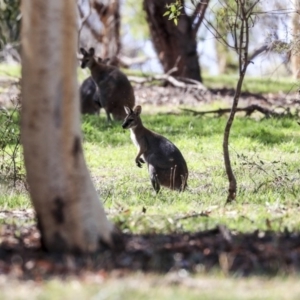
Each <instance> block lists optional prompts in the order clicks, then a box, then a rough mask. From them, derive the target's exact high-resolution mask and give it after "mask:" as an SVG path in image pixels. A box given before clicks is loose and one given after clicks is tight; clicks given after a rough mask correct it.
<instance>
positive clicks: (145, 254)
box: [0, 224, 300, 280]
mask: <svg viewBox="0 0 300 300" xmlns="http://www.w3.org/2000/svg"><path fill="white" fill-rule="evenodd" d="M2 226H3V227H2V233H1V236H0V238H1V240H2V242H1V245H0V270H1V273H4V274H7V275H8V274H9V275H12V276H15V277H17V278H18V279H21V280H28V279H38V280H41V279H47V278H49V277H53V276H69V275H80V274H83V273H84V272H87V271H88V272H99V271H100V270H101V271H112V270H126V271H138V270H141V271H144V272H158V273H166V272H169V271H175V270H181V269H185V270H187V271H190V272H197V271H199V270H201V271H203V270H204V271H210V270H216V269H218V268H219V269H220V270H221V271H223V272H224V273H226V274H238V275H240V276H247V275H251V274H260V275H271V276H272V275H276V274H277V273H278V272H280V273H281V274H282V273H284V274H289V273H293V272H299V270H300V233H290V232H288V231H286V232H284V233H276V232H271V231H270V232H258V231H256V232H253V233H247V234H245V233H233V232H230V231H229V230H228V229H227V228H225V227H223V226H218V227H216V228H215V229H212V230H207V231H203V232H196V233H173V234H145V235H133V234H125V235H123V241H124V247H125V248H124V250H122V251H110V250H108V249H105V247H102V250H101V251H99V252H98V253H96V254H93V255H89V256H84V257H82V256H76V255H53V254H47V253H45V252H43V251H42V250H41V248H40V242H39V234H38V231H37V229H36V227H35V226H34V225H31V226H26V227H25V226H24V227H21V228H20V227H18V226H17V225H14V224H6V225H5V224H4V225H2ZM16 233H17V234H16Z"/></svg>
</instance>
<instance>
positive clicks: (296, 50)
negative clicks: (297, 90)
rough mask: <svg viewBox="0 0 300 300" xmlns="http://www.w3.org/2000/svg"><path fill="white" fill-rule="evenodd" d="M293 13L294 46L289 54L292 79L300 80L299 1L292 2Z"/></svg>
mask: <svg viewBox="0 0 300 300" xmlns="http://www.w3.org/2000/svg"><path fill="white" fill-rule="evenodd" d="M294 9H295V12H294V14H293V18H292V24H293V25H292V26H293V38H294V46H293V49H292V53H291V64H292V72H293V77H294V78H295V79H299V78H300V40H299V37H300V0H294Z"/></svg>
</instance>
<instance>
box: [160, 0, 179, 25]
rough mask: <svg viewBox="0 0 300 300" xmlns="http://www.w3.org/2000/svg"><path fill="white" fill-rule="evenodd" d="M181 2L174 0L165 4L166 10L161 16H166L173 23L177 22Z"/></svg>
mask: <svg viewBox="0 0 300 300" xmlns="http://www.w3.org/2000/svg"><path fill="white" fill-rule="evenodd" d="M182 8H183V6H182V3H181V1H180V0H176V1H175V2H174V3H171V4H166V9H167V10H166V12H165V13H164V14H163V16H168V19H169V20H173V21H174V24H175V25H177V24H178V19H179V17H180V15H181V11H182Z"/></svg>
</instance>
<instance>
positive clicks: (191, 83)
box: [128, 74, 207, 91]
mask: <svg viewBox="0 0 300 300" xmlns="http://www.w3.org/2000/svg"><path fill="white" fill-rule="evenodd" d="M128 79H129V81H131V82H134V83H139V84H144V83H149V82H152V81H155V80H161V81H167V82H168V83H170V84H171V85H173V86H175V87H179V88H184V89H195V90H201V91H207V88H206V87H205V86H204V85H203V84H202V83H201V82H198V81H195V80H191V79H188V78H185V79H182V78H180V79H181V80H182V81H180V80H178V79H177V78H175V77H173V76H171V75H169V74H161V75H160V74H158V75H153V76H148V77H138V76H128ZM183 81H186V82H187V83H185V82H183Z"/></svg>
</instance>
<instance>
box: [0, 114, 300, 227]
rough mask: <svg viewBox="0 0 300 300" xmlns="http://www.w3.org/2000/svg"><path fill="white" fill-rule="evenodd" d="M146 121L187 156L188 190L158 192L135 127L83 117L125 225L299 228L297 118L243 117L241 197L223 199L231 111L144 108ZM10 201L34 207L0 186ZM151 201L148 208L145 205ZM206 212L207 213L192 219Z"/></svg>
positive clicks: (99, 183)
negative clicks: (134, 137) (139, 153)
mask: <svg viewBox="0 0 300 300" xmlns="http://www.w3.org/2000/svg"><path fill="white" fill-rule="evenodd" d="M143 120H144V123H145V125H146V126H147V127H149V128H151V129H153V130H155V131H157V132H160V133H161V134H163V135H165V136H166V137H168V138H169V139H170V140H172V141H173V142H174V143H175V144H176V145H177V146H178V147H179V148H180V149H181V151H182V153H183V155H184V157H185V158H186V161H187V164H188V167H189V171H190V175H189V180H188V185H189V187H188V190H187V191H186V192H185V193H181V194H180V193H177V192H172V191H169V190H167V189H163V190H162V191H161V192H160V193H159V194H158V195H155V193H154V191H153V189H152V187H151V184H150V180H149V177H148V173H147V170H146V167H145V166H144V167H143V168H141V169H140V168H137V167H136V166H135V163H134V158H135V154H136V149H135V147H134V145H133V144H132V142H131V140H130V137H129V131H125V130H123V129H122V128H121V126H120V124H118V123H114V124H112V125H107V124H106V122H105V118H104V116H101V118H98V117H96V116H95V117H94V116H85V117H84V118H83V126H82V128H83V131H84V149H85V155H86V159H87V163H88V166H89V168H90V171H91V174H92V177H93V180H94V183H95V185H96V188H97V190H98V191H99V194H100V197H101V198H102V200H103V201H104V202H105V206H106V208H107V209H108V210H109V212H110V217H111V218H112V219H113V220H114V221H116V222H117V223H120V224H122V227H123V230H124V231H128V230H129V231H133V232H136V233H141V232H145V231H155V232H169V231H173V230H192V231H197V230H204V229H209V228H212V227H215V226H216V225H217V224H219V223H222V224H225V225H226V226H228V227H229V228H230V229H232V230H237V231H242V232H247V231H253V230H255V229H261V230H266V229H270V226H271V228H272V229H274V230H280V231H281V230H284V228H288V229H290V230H298V229H299V228H300V220H299V218H298V217H297V216H298V214H299V208H298V206H299V197H298V195H299V186H300V185H299V183H300V162H299V153H298V152H299V138H300V131H299V125H298V124H297V122H296V120H292V119H264V120H255V119H250V118H248V119H247V118H237V119H236V121H235V124H234V126H233V129H232V137H231V143H230V151H231V158H232V164H233V168H234V172H235V174H236V177H237V182H238V187H239V189H238V196H237V202H236V203H234V204H233V205H229V206H224V203H225V200H226V196H227V188H228V183H227V178H226V174H225V170H224V166H223V156H222V132H223V128H224V124H225V121H226V118H225V117H223V118H210V117H205V118H197V117H193V116H191V115H189V114H181V115H166V114H157V115H150V114H147V111H146V112H145V113H144V115H143ZM0 205H1V207H4V208H9V209H12V208H18V207H24V208H26V207H28V206H29V205H30V204H29V201H28V199H27V197H26V196H25V195H24V194H19V193H16V192H14V191H10V193H9V194H8V195H7V194H6V193H2V196H1V197H0ZM144 208H146V214H144V213H142V210H143V209H144ZM199 212H206V213H207V214H208V215H209V217H208V218H203V217H199V218H186V216H187V215H191V214H195V213H199Z"/></svg>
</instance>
